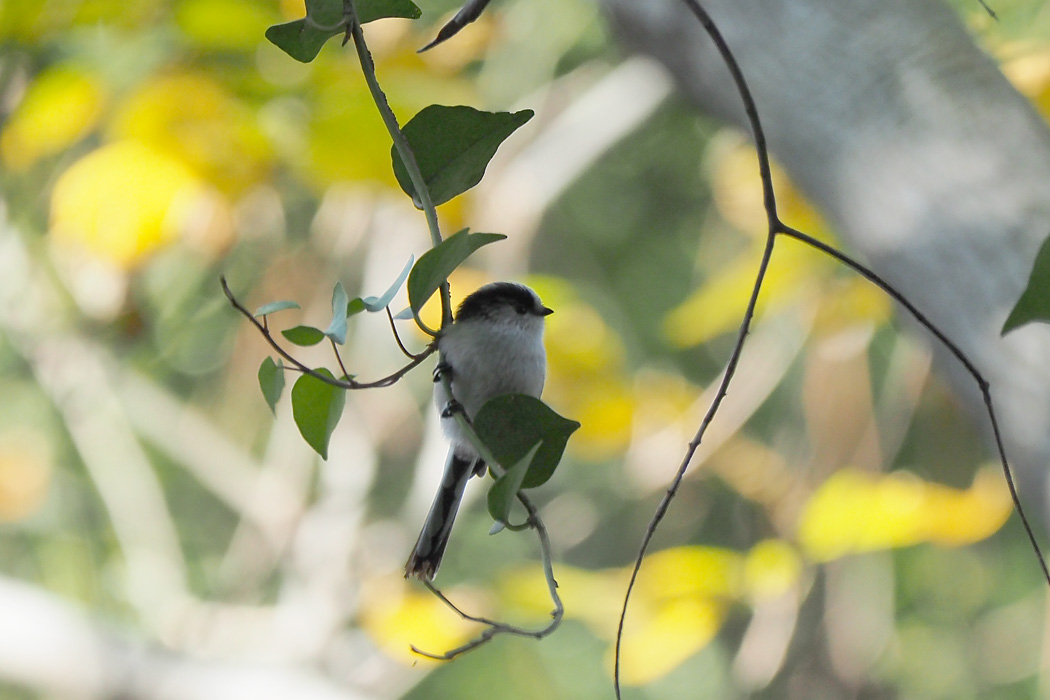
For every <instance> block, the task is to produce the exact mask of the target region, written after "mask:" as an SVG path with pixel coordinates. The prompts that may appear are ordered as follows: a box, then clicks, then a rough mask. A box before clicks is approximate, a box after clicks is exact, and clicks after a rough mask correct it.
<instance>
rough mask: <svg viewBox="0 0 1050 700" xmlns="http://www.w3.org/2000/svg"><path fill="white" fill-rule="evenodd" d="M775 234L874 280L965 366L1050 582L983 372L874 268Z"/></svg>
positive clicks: (790, 233) (784, 230) (808, 240)
mask: <svg viewBox="0 0 1050 700" xmlns="http://www.w3.org/2000/svg"><path fill="white" fill-rule="evenodd" d="M777 233H778V234H783V235H785V236H787V237H789V238H793V239H795V240H797V241H799V242H801V243H804V244H806V245H808V246H809V247H811V248H814V249H816V250H818V251H820V252H821V253H823V254H824V255H827V256H829V257H831V258H834V259H835V260H836V261H838V262H839V263H841V264H843V265H845V266H846V267H848V268H850V269H851V270H853V271H854V272H856V273H857V274H859V275H860V276H862V277H864V278H865V279H866V280H868V281H869V282H871V283H872V284H874V285H875V286H876V287H878V288H879V289H881V290H882V291H883V292H884V293H885V294H886V295H888V296H889V297H891V298H892V299H893V300H894V301H896V302H897V303H898V304H900V305H901V306H903V307H904V308H905V309H906V310H907V311H908V313H910V314H911V315H912V317H913V318H914V319H915V320H916V321H918V323H919V325H921V326H922V327H923V328H925V329H926V330H927V331H929V332H930V334H932V335H933V336H934V337H935V338H936V339H937V340H938V341H940V343H941V344H942V345H944V347H945V348H946V349H947V350H948V352H950V353H951V354H952V355H953V356H954V357H955V359H957V360H958V361H959V363H960V364H961V365H962V366H963V367H964V368H965V369H966V372H967V373H968V374H969V375H970V376H971V377H973V380H974V382H975V383H976V384H977V387H978V389H980V391H981V397H982V399H983V400H984V406H985V409H986V411H987V413H988V421H989V422H990V423H991V425H992V435H993V437H994V440H995V449H996V451H997V452H998V453H999V463H1000V465H1001V466H1002V469H1003V476H1004V477H1005V478H1006V485H1007V487H1008V488H1009V490H1010V498H1011V500H1012V501H1013V504H1014V507H1015V508H1016V509H1017V514H1018V515H1019V516H1020V518H1021V524H1022V525H1023V526H1024V531H1025V534H1026V535H1028V540H1029V542H1031V544H1032V549H1033V550H1034V551H1035V555H1036V558H1037V559H1038V560H1039V566H1040V567H1041V568H1042V570H1043V578H1045V579H1046V582H1047V584H1048V585H1050V568H1048V567H1047V563H1046V557H1045V556H1044V554H1043V550H1042V549H1041V548H1040V546H1039V542H1038V540H1037V539H1036V537H1035V531H1034V530H1033V528H1032V525H1031V523H1030V522H1029V521H1028V516H1027V515H1026V514H1025V512H1024V507H1023V506H1022V505H1021V497H1020V495H1019V494H1018V492H1017V486H1016V484H1015V483H1014V477H1013V470H1012V469H1011V468H1010V463H1009V461H1007V459H1006V447H1005V445H1004V444H1003V438H1002V435H1001V434H1000V432H999V420H998V418H997V417H996V413H995V408H994V407H993V404H992V394H991V390H990V385H989V383H988V380H987V379H985V378H984V375H982V374H981V372H980V371H979V370H978V369H977V367H976V366H975V365H974V364H973V362H972V361H971V360H970V358H969V357H967V356H966V353H964V352H963V351H962V349H961V348H959V346H958V345H956V344H955V343H954V342H952V340H951V339H950V338H948V336H946V335H945V334H944V333H943V332H942V331H941V330H940V329H939V328H937V326H935V325H934V324H933V322H932V321H930V320H929V318H927V317H926V315H925V314H924V313H922V312H921V311H920V310H919V309H918V308H917V307H916V306H915V305H914V304H913V303H911V301H909V300H908V298H907V297H905V296H904V295H903V294H902V293H901V292H899V291H898V290H897V289H895V288H894V287H893V286H892V285H891V284H890V283H889V282H887V281H886V280H884V279H882V277H880V276H879V275H878V274H877V273H876V272H875V271H874V270H871V269H869V268H867V267H865V266H864V265H862V264H860V263H859V262H857V261H856V260H854V259H853V258H851V257H850V256H848V255H846V254H845V253H842V252H841V251H839V250H836V249H835V248H833V247H831V246H829V245H828V244H826V243H822V242H821V241H819V240H817V239H815V238H813V237H812V236H810V235H807V234H805V233H802V232H801V231H798V230H796V229H793V228H791V227H790V226H787V225H785V224H780V225H779V227H778V228H777Z"/></svg>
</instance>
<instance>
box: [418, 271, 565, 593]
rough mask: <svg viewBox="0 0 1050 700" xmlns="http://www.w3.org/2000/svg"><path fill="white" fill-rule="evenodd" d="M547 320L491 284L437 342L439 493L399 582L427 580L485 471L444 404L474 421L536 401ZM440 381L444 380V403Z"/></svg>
mask: <svg viewBox="0 0 1050 700" xmlns="http://www.w3.org/2000/svg"><path fill="white" fill-rule="evenodd" d="M550 313H552V312H551V310H550V309H548V308H547V307H545V306H544V305H543V303H542V302H541V301H540V298H539V297H538V296H537V295H536V293H535V292H534V291H532V290H531V289H529V288H528V287H526V286H525V285H522V284H515V283H512V282H494V283H492V284H488V285H485V286H484V287H481V288H480V289H478V290H477V291H475V292H474V293H473V294H471V295H470V296H468V297H467V298H466V299H464V300H463V303H462V304H461V305H460V307H459V310H458V311H457V312H456V320H455V323H453V324H452V326H451V327H449V328H448V329H446V330H445V331H444V332H443V333H442V334H441V336H440V338H439V339H438V351H439V354H440V361H439V364H438V367H437V369H436V370H435V383H434V403H435V405H436V406H437V409H438V411H439V412H441V414H442V418H441V427H442V429H443V431H444V432H445V435H446V436H448V438H449V441H450V442H451V446H450V448H449V454H448V459H447V460H446V463H445V472H444V475H443V476H442V480H441V486H440V488H439V489H438V492H437V494H436V495H435V497H434V503H433V505H432V506H431V507H430V513H429V514H428V515H427V519H426V522H425V523H424V524H423V529H422V531H421V532H420V533H419V539H418V540H417V541H416V545H415V547H414V549H413V552H412V555H411V556H410V557H409V560H408V563H407V564H406V565H405V575H406V576H415V577H417V578H420V579H426V580H429V579H432V578H433V577H434V574H436V573H437V569H438V566H440V564H441V557H442V555H443V554H444V551H445V545H446V544H447V543H448V537H449V534H450V533H451V531H452V523H453V521H454V519H455V517H456V512H457V510H458V509H459V502H460V500H461V499H462V498H463V490H464V488H465V487H466V484H467V481H468V480H469V479H470V477H471V475H473V474H483V473H484V471H485V463H484V462H482V461H481V459H480V458H479V456H478V453H477V450H475V449H474V446H473V445H471V444H470V442H469V441H468V440H467V438H466V437H465V436H464V435H463V434H462V432H461V431H460V428H459V425H458V423H457V422H456V418H455V415H454V413H453V412H452V411H450V407H451V406H452V404H451V403H450V399H451V398H453V397H454V398H455V400H456V401H457V402H458V403H459V405H460V406H462V409H463V411H464V412H465V414H466V416H467V417H468V418H469V419H471V420H473V419H474V416H476V415H477V412H478V411H479V410H480V409H481V407H482V406H483V405H485V402H486V401H488V400H489V399H491V398H494V397H496V396H502V395H504V394H528V395H529V396H535V397H539V395H540V392H542V391H543V382H544V379H545V378H546V374H547V355H546V352H545V350H544V348H543V325H544V324H543V319H544V317H545V316H547V315H548V314H550ZM441 373H448V374H449V375H450V376H451V385H452V394H453V397H449V395H448V392H447V391H446V390H445V385H444V382H441V381H439V379H440V375H441Z"/></svg>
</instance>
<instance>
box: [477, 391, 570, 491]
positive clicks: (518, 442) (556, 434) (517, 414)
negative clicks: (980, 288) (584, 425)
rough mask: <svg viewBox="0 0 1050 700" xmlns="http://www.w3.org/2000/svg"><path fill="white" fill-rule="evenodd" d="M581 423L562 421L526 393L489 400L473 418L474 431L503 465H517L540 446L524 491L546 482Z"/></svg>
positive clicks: (531, 465) (525, 480)
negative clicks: (533, 449) (533, 448)
mask: <svg viewBox="0 0 1050 700" xmlns="http://www.w3.org/2000/svg"><path fill="white" fill-rule="evenodd" d="M579 427H580V424H579V423H577V422H576V421H574V420H569V419H568V418H563V417H562V416H560V415H558V414H557V413H555V412H554V410H552V409H551V408H550V407H549V406H547V404H545V403H543V402H542V401H540V400H539V399H537V398H534V397H532V396H526V395H524V394H506V395H504V396H497V397H496V398H494V399H490V400H489V401H488V402H486V403H485V405H484V406H482V407H481V410H480V411H478V415H477V416H475V417H474V430H475V432H477V434H478V437H479V438H481V441H482V442H484V443H485V445H487V446H488V448H489V449H490V450H491V451H492V454H493V456H494V457H495V458H496V459H497V460H498V461H499V463H500V464H502V465H507V464H517V463H518V461H519V460H521V459H522V457H524V456H525V455H526V454H528V452H529V450H530V449H532V447H533V445H535V444H536V443H540V446H539V449H538V450H537V451H536V455H535V456H534V457H533V459H532V461H531V464H530V465H529V469H528V471H527V472H526V473H525V475H524V476H523V477H522V483H521V487H522V488H527V489H528V488H533V487H536V486H539V485H540V484H542V483H544V482H546V481H547V479H549V478H550V477H551V475H552V474H553V473H554V470H555V468H557V466H558V462H560V461H561V456H562V453H564V452H565V445H566V443H568V441H569V436H570V435H572V434H573V433H574V432H576V429H577V428H579Z"/></svg>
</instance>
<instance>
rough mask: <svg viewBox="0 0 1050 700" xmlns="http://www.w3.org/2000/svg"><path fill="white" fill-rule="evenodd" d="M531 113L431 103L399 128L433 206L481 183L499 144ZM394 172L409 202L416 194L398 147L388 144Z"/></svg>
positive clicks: (530, 111)
mask: <svg viewBox="0 0 1050 700" xmlns="http://www.w3.org/2000/svg"><path fill="white" fill-rule="evenodd" d="M532 115H533V112H532V110H530V109H525V110H522V111H520V112H513V113H511V112H482V111H479V110H476V109H474V108H473V107H462V106H460V107H446V106H443V105H430V106H429V107H425V108H424V109H423V111H421V112H420V113H419V114H417V115H416V116H414V117H413V118H412V119H411V120H410V121H409V122H408V123H407V124H405V127H404V129H403V131H404V134H405V138H406V139H407V140H408V144H409V146H411V148H412V153H413V155H414V156H415V158H416V163H417V164H418V165H419V169H420V172H421V173H422V175H423V180H424V182H425V183H426V185H427V190H428V191H429V192H430V199H431V201H433V202H434V205H435V206H436V205H438V204H443V203H444V202H447V201H448V200H450V199H452V198H453V197H455V196H456V195H459V194H462V193H463V192H466V191H467V190H469V189H470V188H471V187H473V186H474V185H476V184H478V183H479V182H481V177H482V175H484V174H485V168H486V167H487V166H488V164H489V161H490V160H492V156H493V155H495V153H496V149H497V148H499V145H500V144H501V143H503V141H504V140H505V139H506V138H507V137H508V136H510V135H511V134H512V133H514V131H516V130H517V129H518V127H520V126H521V125H522V124H524V123H525V122H527V121H528V120H529V119H531V118H532ZM390 153H391V157H392V158H393V161H394V176H395V177H397V182H398V184H400V185H401V189H403V190H404V191H405V193H406V194H408V196H410V197H411V198H412V201H413V202H415V203H416V206H417V207H420V206H421V205H420V203H419V197H418V195H417V193H416V190H415V187H414V186H413V185H412V181H411V179H410V178H409V176H408V170H406V169H405V164H404V162H402V160H401V156H400V155H399V154H398V153H397V150H396V149H394V148H391V151H390Z"/></svg>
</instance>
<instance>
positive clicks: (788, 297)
mask: <svg viewBox="0 0 1050 700" xmlns="http://www.w3.org/2000/svg"><path fill="white" fill-rule="evenodd" d="M759 258H760V251H759V250H758V249H757V248H751V249H749V251H748V252H747V253H745V254H744V255H741V256H740V257H739V258H737V259H736V260H734V261H733V262H732V263H731V264H730V265H728V266H727V267H725V268H724V269H723V270H721V271H719V272H717V273H715V274H714V275H712V276H711V277H710V278H709V279H707V280H706V281H705V282H704V283H703V284H702V285H701V286H700V287H699V288H698V289H697V290H696V291H695V292H693V293H692V294H690V295H689V296H688V297H687V298H686V299H685V300H684V301H683V302H682V303H681V304H679V305H678V306H677V307H675V308H674V309H672V310H671V312H670V313H669V314H668V315H667V317H666V318H665V319H664V326H663V330H664V335H665V336H666V338H667V340H668V342H670V343H671V344H672V345H674V346H675V347H680V348H687V347H693V346H696V345H700V344H702V343H706V342H708V341H709V340H712V339H714V338H717V337H718V336H720V335H723V334H725V333H729V332H733V331H736V329H737V328H739V326H740V321H741V319H742V318H743V313H744V309H745V308H747V302H748V299H749V298H750V296H751V290H752V289H753V288H754V284H755V274H756V273H757V271H758V261H759ZM828 269H829V268H828V267H827V261H825V260H823V259H822V258H821V256H820V255H818V254H816V253H814V252H813V251H811V250H806V249H805V248H804V247H802V246H797V245H781V246H778V248H777V250H776V252H775V254H774V256H773V262H772V264H771V265H770V267H769V270H768V272H767V273H766V278H765V282H764V284H763V286H762V294H761V296H760V297H759V300H758V306H757V308H756V313H757V314H758V315H761V314H762V313H764V312H765V311H766V310H767V309H778V308H783V307H785V306H790V305H791V304H793V303H794V302H796V301H797V300H798V299H799V298H800V297H802V296H806V295H811V294H812V293H813V292H814V290H815V289H816V288H817V284H818V283H819V280H820V278H822V277H824V276H825V275H826V274H827V270H828Z"/></svg>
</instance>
